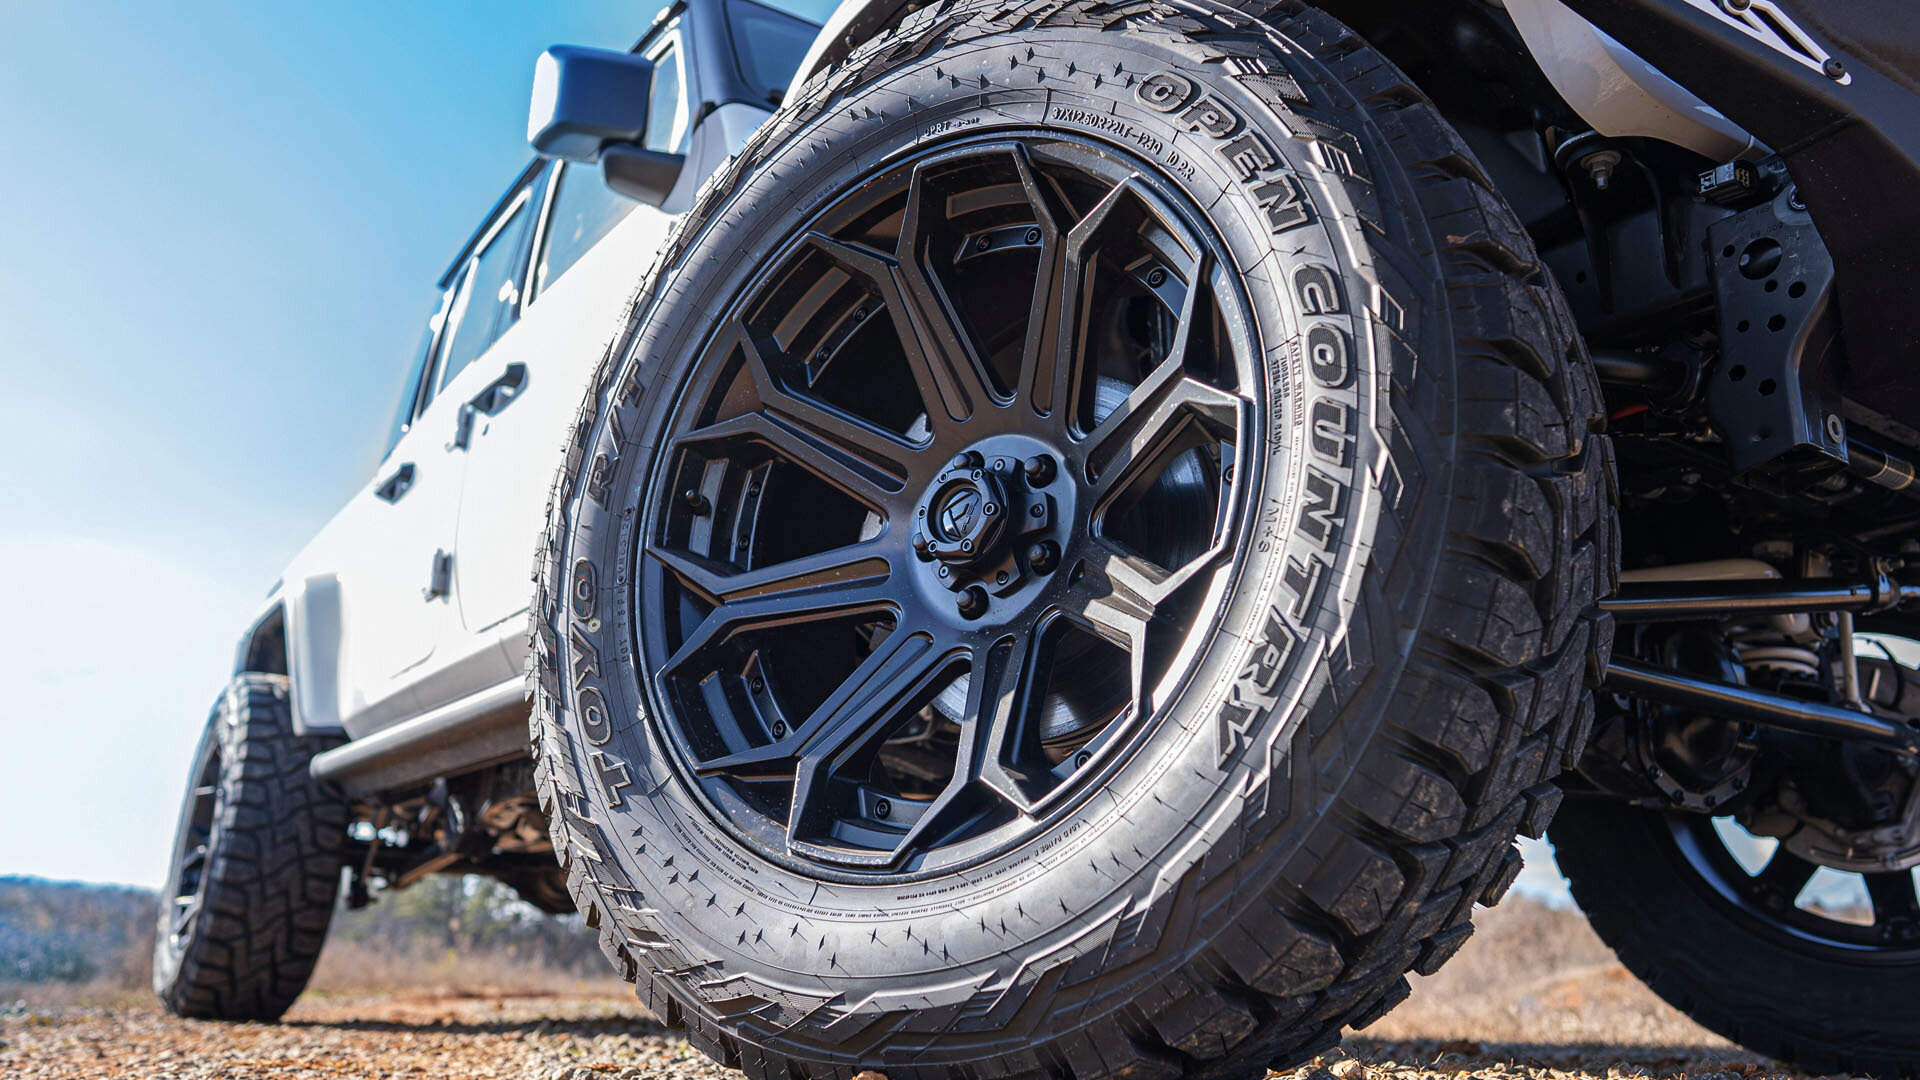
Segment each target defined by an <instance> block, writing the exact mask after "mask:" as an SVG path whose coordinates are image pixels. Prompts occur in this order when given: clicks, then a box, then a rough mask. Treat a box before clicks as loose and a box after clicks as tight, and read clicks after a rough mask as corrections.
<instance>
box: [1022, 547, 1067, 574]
mask: <svg viewBox="0 0 1920 1080" xmlns="http://www.w3.org/2000/svg"><path fill="white" fill-rule="evenodd" d="M1027 565H1029V566H1031V567H1033V572H1034V573H1036V574H1051V573H1053V568H1054V567H1056V566H1059V565H1060V545H1058V544H1056V543H1054V542H1053V541H1051V540H1042V541H1040V542H1039V543H1037V544H1035V545H1033V546H1032V547H1030V548H1028V549H1027Z"/></svg>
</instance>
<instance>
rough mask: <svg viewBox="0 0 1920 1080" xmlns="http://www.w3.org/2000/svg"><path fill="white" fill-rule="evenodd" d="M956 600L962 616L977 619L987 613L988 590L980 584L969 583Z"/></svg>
mask: <svg viewBox="0 0 1920 1080" xmlns="http://www.w3.org/2000/svg"><path fill="white" fill-rule="evenodd" d="M955 602H956V603H958V605H959V607H960V614H961V616H962V617H964V618H968V619H977V618H979V617H980V616H982V615H985V614H986V613H987V590H985V589H983V588H981V587H980V586H978V585H969V586H967V587H966V588H964V589H962V590H960V595H959V596H958V597H956V598H955Z"/></svg>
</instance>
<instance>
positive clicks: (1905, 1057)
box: [1552, 798, 1920, 1077]
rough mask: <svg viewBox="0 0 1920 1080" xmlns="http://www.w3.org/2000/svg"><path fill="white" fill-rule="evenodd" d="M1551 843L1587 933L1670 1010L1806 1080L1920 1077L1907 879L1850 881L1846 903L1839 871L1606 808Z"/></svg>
mask: <svg viewBox="0 0 1920 1080" xmlns="http://www.w3.org/2000/svg"><path fill="white" fill-rule="evenodd" d="M1552 837H1553V842H1554V851H1555V855H1556V857H1557V858H1558V860H1559V863H1560V869H1561V871H1562V872H1563V873H1564V874H1566V877H1567V881H1568V883H1569V884H1570V885H1571V887H1572V889H1573V896H1574V899H1575V900H1576V901H1578V902H1579V904H1580V907H1581V909H1582V910H1584V911H1585V912H1586V913H1587V916H1588V918H1589V920H1591V922H1592V923H1593V928H1594V930H1595V931H1596V932H1597V933H1598V934H1599V935H1600V937H1601V939H1602V940H1604V941H1605V942H1606V943H1607V944H1608V945H1609V946H1610V947H1612V949H1613V951H1614V952H1615V953H1616V954H1617V955H1618V956H1619V957H1620V962H1621V963H1623V964H1625V965H1626V966H1627V968H1628V969H1629V970H1631V971H1632V972H1633V973H1634V974H1635V975H1637V976H1639V977H1640V979H1641V980H1642V981H1643V982H1645V983H1646V984H1647V985H1648V986H1650V987H1652V988H1653V990H1654V992H1655V993H1658V994H1659V995H1660V996H1661V997H1662V998H1665V999H1666V1000H1667V1002H1668V1003H1670V1004H1672V1005H1673V1006H1674V1007H1675V1008H1677V1009H1679V1010H1680V1011H1682V1012H1684V1013H1686V1014H1687V1015H1689V1016H1691V1017H1693V1018H1694V1019H1695V1020H1697V1021H1699V1022H1700V1023H1701V1024H1702V1025H1703V1026H1705V1027H1707V1028H1709V1029H1711V1030H1713V1031H1716V1032H1719V1033H1720V1034H1721V1035H1724V1036H1726V1037H1727V1038H1729V1039H1732V1040H1733V1041H1735V1042H1737V1043H1740V1044H1742V1045H1744V1046H1747V1047H1750V1048H1752V1049H1754V1050H1757V1051H1759V1052H1760V1053H1763V1054H1770V1055H1772V1056H1774V1057H1778V1058H1783V1059H1785V1060H1787V1061H1791V1062H1793V1063H1794V1064H1796V1065H1799V1066H1801V1067H1802V1068H1805V1069H1808V1070H1810V1071H1815V1072H1820V1073H1831V1072H1845V1073H1865V1074H1869V1075H1873V1076H1883V1077H1891V1076H1909V1077H1911V1076H1920V1020H1917V1019H1915V1017H1914V1014H1913V1010H1912V1009H1911V1008H1909V1007H1908V1001H1907V999H1908V998H1909V997H1910V996H1911V992H1912V990H1913V987H1914V986H1915V985H1920V899H1916V894H1915V888H1914V871H1913V870H1911V869H1905V868H1902V869H1882V868H1871V867H1869V868H1867V869H1866V871H1865V872H1864V873H1858V872H1856V873H1855V874H1854V876H1855V881H1853V882H1852V883H1851V884H1852V885H1853V886H1854V887H1855V888H1856V890H1857V892H1858V894H1859V896H1858V902H1857V903H1850V902H1848V901H1849V899H1850V898H1849V897H1848V896H1847V895H1846V892H1845V890H1846V889H1847V887H1848V885H1849V884H1850V883H1849V882H1846V881H1844V880H1842V879H1841V874H1840V872H1839V871H1837V870H1835V869H1834V868H1828V869H1827V871H1826V873H1825V874H1823V875H1822V877H1823V878H1828V879H1829V880H1828V881H1826V882H1821V881H1819V880H1817V879H1816V878H1815V875H1816V874H1817V873H1820V870H1821V868H1820V866H1819V865H1818V864H1817V863H1815V862H1814V861H1812V860H1811V859H1808V858H1806V857H1804V856H1803V855H1802V854H1800V853H1797V852H1796V851H1794V850H1791V849H1790V847H1789V846H1788V845H1787V844H1785V843H1781V842H1779V841H1777V840H1774V839H1771V838H1756V837H1753V836H1750V835H1748V834H1747V833H1746V832H1745V831H1744V830H1742V829H1741V828H1740V827H1739V826H1738V825H1736V824H1734V823H1733V822H1732V821H1730V820H1728V819H1724V818H1710V817H1707V816H1706V815H1704V814H1693V813H1679V812H1674V813H1668V812H1662V811H1658V810H1651V809H1643V808H1640V807H1636V806H1630V805H1628V804H1626V803H1622V802H1614V801H1611V800H1604V799H1599V798H1594V799H1580V800H1576V801H1573V802H1570V803H1569V804H1568V805H1567V806H1566V807H1565V808H1564V809H1563V810H1562V811H1561V813H1560V815H1559V817H1558V818H1557V819H1556V820H1555V821H1554V823H1553V830H1552ZM1823 884H1824V885H1825V886H1826V889H1825V892H1826V895H1825V896H1822V895H1821V893H1822V891H1823V890H1822V888H1821V886H1822V885H1823ZM1823 901H1824V902H1823Z"/></svg>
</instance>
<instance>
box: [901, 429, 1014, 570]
mask: <svg viewBox="0 0 1920 1080" xmlns="http://www.w3.org/2000/svg"><path fill="white" fill-rule="evenodd" d="M920 519H921V526H920V528H921V535H922V536H924V537H925V538H926V552H927V554H929V555H931V556H933V557H934V558H936V559H939V560H940V561H941V562H943V563H947V564H949V565H952V566H965V565H969V564H972V563H977V562H980V561H983V560H985V559H987V558H988V557H989V556H991V555H992V554H993V550H994V546H995V545H996V544H997V543H998V542H999V540H1000V535H1001V533H1002V532H1004V531H1005V529H1004V526H1005V524H1006V520H1007V485H1006V483H1005V478H1004V477H1002V476H1000V475H999V474H998V473H997V472H995V471H994V470H993V468H992V467H991V465H989V464H988V463H986V462H985V461H982V460H981V459H980V457H979V455H976V454H962V455H960V456H959V457H957V458H955V459H953V461H952V463H950V464H949V465H948V466H947V467H946V468H945V469H943V470H941V472H940V475H939V476H938V477H936V478H935V479H934V482H933V487H932V488H931V489H930V491H929V494H928V497H927V499H926V501H925V502H924V503H922V504H921V508H920Z"/></svg>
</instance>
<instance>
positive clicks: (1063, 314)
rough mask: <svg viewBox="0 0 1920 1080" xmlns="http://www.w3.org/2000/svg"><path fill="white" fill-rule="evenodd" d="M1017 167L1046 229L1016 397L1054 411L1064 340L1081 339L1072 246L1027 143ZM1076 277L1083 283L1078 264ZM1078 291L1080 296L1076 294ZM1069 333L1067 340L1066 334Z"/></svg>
mask: <svg viewBox="0 0 1920 1080" xmlns="http://www.w3.org/2000/svg"><path fill="white" fill-rule="evenodd" d="M1013 166H1014V169H1015V171H1017V172H1018V173H1019V174H1020V186H1021V188H1022V189H1024V190H1025V191H1026V193H1027V202H1028V204H1029V205H1031V206H1032V207H1033V220H1034V227H1035V228H1037V229H1039V230H1040V261H1039V263H1038V265H1037V266H1036V268H1035V272H1034V280H1033V302H1032V304H1031V305H1030V307H1029V308H1028V313H1027V335H1026V344H1025V346H1024V347H1023V348H1022V349H1021V353H1020V377H1019V381H1018V383H1016V384H1015V386H1014V391H1015V393H1016V395H1019V394H1024V395H1026V397H1027V401H1028V403H1029V405H1030V406H1031V407H1032V409H1033V411H1034V412H1036V413H1038V414H1040V415H1041V416H1047V415H1050V414H1051V413H1052V412H1053V405H1054V374H1055V371H1056V368H1057V367H1058V365H1059V363H1060V357H1061V353H1062V349H1063V346H1062V341H1063V340H1064V341H1066V342H1067V345H1066V346H1065V348H1067V349H1071V348H1072V344H1071V343H1072V342H1073V341H1074V340H1075V339H1077V337H1078V329H1079V328H1078V325H1077V317H1074V319H1073V320H1071V321H1070V319H1069V311H1068V309H1069V308H1071V307H1075V306H1077V305H1070V304H1068V303H1067V302H1066V297H1067V295H1068V293H1067V292H1066V286H1065V284H1064V283H1065V282H1066V281H1067V280H1069V275H1068V271H1067V267H1066V266H1065V265H1064V264H1065V262H1066V258H1067V250H1066V245H1065V244H1063V243H1062V241H1061V237H1060V226H1059V225H1058V224H1057V223H1056V222H1055V220H1054V215H1053V208H1052V206H1051V204H1049V202H1048V201H1047V197H1046V193H1045V192H1044V191H1043V190H1042V189H1041V187H1040V182H1039V179H1038V178H1037V177H1035V175H1034V172H1033V163H1032V162H1031V161H1029V160H1028V158H1027V152H1026V149H1025V148H1024V147H1020V146H1015V147H1014V149H1013ZM1071 280H1073V281H1075V282H1078V281H1079V270H1078V268H1077V267H1076V268H1075V271H1074V274H1073V276H1072V278H1071ZM1076 295H1077V294H1076ZM1063 332H1064V333H1065V334H1066V337H1065V338H1064V339H1063V337H1062V333H1063Z"/></svg>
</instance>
